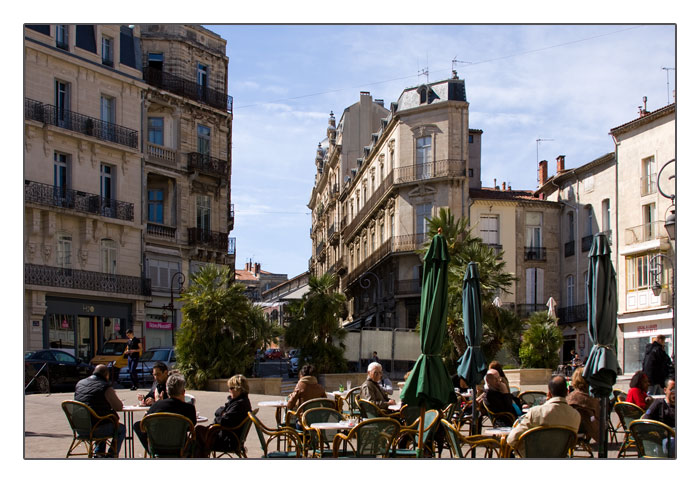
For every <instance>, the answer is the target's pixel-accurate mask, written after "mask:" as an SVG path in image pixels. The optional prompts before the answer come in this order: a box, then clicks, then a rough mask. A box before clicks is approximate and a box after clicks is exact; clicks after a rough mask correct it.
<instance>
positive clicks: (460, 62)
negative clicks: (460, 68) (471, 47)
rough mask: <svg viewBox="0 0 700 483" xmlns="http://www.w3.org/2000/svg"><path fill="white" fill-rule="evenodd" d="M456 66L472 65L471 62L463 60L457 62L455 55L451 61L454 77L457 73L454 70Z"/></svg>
mask: <svg viewBox="0 0 700 483" xmlns="http://www.w3.org/2000/svg"><path fill="white" fill-rule="evenodd" d="M457 64H473V62H467V61H465V60H457V56H456V55H455V58H454V59H452V73H453V74H454V75H455V76H456V75H457V71H456V70H455V67H457Z"/></svg>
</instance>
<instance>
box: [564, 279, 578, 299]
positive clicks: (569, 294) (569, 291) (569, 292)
mask: <svg viewBox="0 0 700 483" xmlns="http://www.w3.org/2000/svg"><path fill="white" fill-rule="evenodd" d="M575 287H576V285H575V282H574V276H573V275H569V276H568V277H566V306H567V307H573V306H574V305H576V294H575V290H574V289H575Z"/></svg>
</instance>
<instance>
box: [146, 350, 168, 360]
mask: <svg viewBox="0 0 700 483" xmlns="http://www.w3.org/2000/svg"><path fill="white" fill-rule="evenodd" d="M169 356H170V350H169V349H156V350H152V349H149V350H147V351H146V352H144V353H143V356H142V357H141V360H142V361H143V362H149V361H166V362H167V361H168V357H169Z"/></svg>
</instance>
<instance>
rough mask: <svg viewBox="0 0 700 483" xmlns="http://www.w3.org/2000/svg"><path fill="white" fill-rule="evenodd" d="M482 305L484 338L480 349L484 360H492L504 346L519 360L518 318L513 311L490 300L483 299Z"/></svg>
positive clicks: (520, 323) (519, 323)
mask: <svg viewBox="0 0 700 483" xmlns="http://www.w3.org/2000/svg"><path fill="white" fill-rule="evenodd" d="M482 305H483V306H482V316H483V319H484V338H483V340H482V341H481V350H482V351H483V352H484V357H486V360H487V361H491V360H494V359H495V358H496V354H498V352H499V351H500V350H501V349H502V348H505V349H506V350H507V351H508V353H509V354H510V355H511V356H512V357H513V358H514V359H515V360H517V361H520V334H521V332H522V327H523V323H522V321H521V320H520V318H519V317H518V316H517V315H516V314H515V313H514V312H511V311H510V310H506V309H503V308H501V307H496V306H495V305H493V304H492V303H491V302H490V301H488V302H486V301H484V302H482Z"/></svg>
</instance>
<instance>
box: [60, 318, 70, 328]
mask: <svg viewBox="0 0 700 483" xmlns="http://www.w3.org/2000/svg"><path fill="white" fill-rule="evenodd" d="M61 328H62V329H67V328H68V321H67V320H66V319H63V320H62V321H61Z"/></svg>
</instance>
